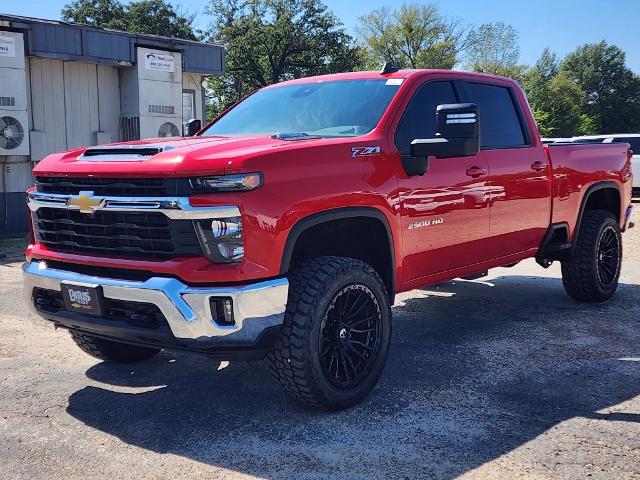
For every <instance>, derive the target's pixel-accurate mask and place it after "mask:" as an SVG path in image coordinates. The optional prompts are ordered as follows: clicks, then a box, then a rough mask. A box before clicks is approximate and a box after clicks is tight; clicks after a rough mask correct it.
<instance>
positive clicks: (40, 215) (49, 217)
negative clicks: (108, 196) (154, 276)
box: [33, 207, 202, 259]
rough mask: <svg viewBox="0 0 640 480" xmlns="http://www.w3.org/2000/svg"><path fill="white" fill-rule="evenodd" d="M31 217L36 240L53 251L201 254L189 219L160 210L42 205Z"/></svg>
mask: <svg viewBox="0 0 640 480" xmlns="http://www.w3.org/2000/svg"><path fill="white" fill-rule="evenodd" d="M33 220H34V232H35V235H36V239H37V240H38V242H40V243H42V244H43V245H45V246H46V247H47V248H51V249H52V250H57V251H68V252H70V253H86V254H90V255H101V254H102V255H108V256H117V257H118V256H119V257H134V258H150V259H167V258H171V257H178V256H201V255H202V249H201V248H200V243H199V242H198V238H197V236H196V233H195V230H194V228H193V224H192V222H191V221H189V220H170V219H169V218H167V217H166V216H165V215H164V214H163V213H160V212H142V213H139V212H131V213H129V212H108V211H100V210H98V211H96V212H95V213H94V214H92V215H89V214H85V213H80V212H79V211H78V210H66V209H60V208H44V207H43V208H39V209H38V210H37V211H35V212H33Z"/></svg>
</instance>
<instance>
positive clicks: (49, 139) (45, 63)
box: [29, 58, 67, 161]
mask: <svg viewBox="0 0 640 480" xmlns="http://www.w3.org/2000/svg"><path fill="white" fill-rule="evenodd" d="M29 66H30V68H29V71H30V79H31V119H32V123H31V125H32V129H33V130H36V131H38V132H42V133H44V141H43V145H42V146H39V148H38V149H35V151H33V152H32V153H33V160H35V161H37V160H40V159H41V158H42V156H43V155H44V154H47V153H51V152H59V151H62V150H66V148H67V128H66V119H65V117H64V109H65V103H64V96H65V89H64V72H63V62H62V61H60V60H45V59H42V58H31V59H30V61H29Z"/></svg>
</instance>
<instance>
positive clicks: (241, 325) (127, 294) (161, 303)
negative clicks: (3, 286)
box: [23, 260, 289, 345]
mask: <svg viewBox="0 0 640 480" xmlns="http://www.w3.org/2000/svg"><path fill="white" fill-rule="evenodd" d="M23 271H24V295H25V300H26V302H27V304H28V305H29V306H30V307H31V308H32V309H33V310H34V311H35V312H36V313H37V314H38V315H43V313H42V312H39V311H37V310H36V309H35V306H34V304H33V299H32V295H33V289H34V287H39V288H43V289H48V290H57V291H62V288H61V286H60V284H61V283H63V282H72V283H74V284H76V285H83V284H84V285H87V286H95V285H100V286H101V287H102V292H103V294H104V297H105V298H111V299H114V300H124V301H132V302H144V303H152V304H155V305H156V306H157V307H158V308H159V309H160V311H161V312H162V314H163V315H164V317H165V318H166V320H167V323H168V324H169V328H170V329H171V332H172V333H173V335H174V336H175V337H176V339H178V340H190V341H193V340H196V341H198V342H199V343H202V344H215V345H225V344H251V343H253V342H255V341H256V340H257V338H258V337H259V336H260V334H261V333H262V332H263V331H264V330H265V329H267V328H269V327H273V326H277V325H281V324H282V322H283V321H284V313H285V308H286V304H287V295H288V291H289V282H288V281H287V279H286V278H278V279H274V280H266V281H262V282H258V283H253V284H249V285H242V286H230V287H212V288H207V287H190V286H188V285H185V284H184V283H182V282H180V281H179V280H176V279H175V278H166V277H153V278H150V279H149V280H146V281H144V282H140V281H131V280H117V279H112V278H104V277H94V276H90V275H83V274H78V273H75V272H70V271H65V270H58V269H54V268H48V267H47V264H46V262H45V261H38V260H34V261H32V262H31V263H25V264H24V266H23ZM211 297H231V298H232V300H233V313H234V319H235V324H234V325H220V324H217V323H216V322H215V321H213V320H212V318H213V317H212V314H211V310H210V306H209V299H210V298H211ZM45 315H46V314H45Z"/></svg>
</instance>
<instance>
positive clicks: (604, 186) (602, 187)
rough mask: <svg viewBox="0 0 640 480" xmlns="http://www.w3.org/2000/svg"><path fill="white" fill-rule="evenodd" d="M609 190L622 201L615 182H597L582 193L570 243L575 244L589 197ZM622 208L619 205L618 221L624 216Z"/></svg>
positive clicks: (618, 187)
mask: <svg viewBox="0 0 640 480" xmlns="http://www.w3.org/2000/svg"><path fill="white" fill-rule="evenodd" d="M610 188H613V189H615V190H616V191H617V192H618V197H619V198H620V201H622V193H621V192H620V186H619V185H618V184H617V183H616V182H613V181H610V180H607V181H602V182H597V183H594V184H593V185H590V186H589V188H587V191H586V192H585V193H584V196H583V197H582V202H581V203H580V211H579V212H578V218H577V220H576V225H575V227H574V229H573V237H572V243H575V239H576V238H577V236H578V232H579V231H580V225H581V224H582V217H583V216H584V212H585V210H586V208H587V203H588V201H589V197H591V195H593V194H594V193H595V192H597V191H599V190H605V189H610ZM622 208H623V207H622V205H620V211H619V212H618V220H620V219H621V218H622V217H623V216H624V212H623V211H622Z"/></svg>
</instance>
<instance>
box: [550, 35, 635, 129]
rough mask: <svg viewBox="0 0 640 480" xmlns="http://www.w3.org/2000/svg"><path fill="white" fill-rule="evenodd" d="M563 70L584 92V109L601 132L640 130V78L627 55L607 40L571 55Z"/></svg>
mask: <svg viewBox="0 0 640 480" xmlns="http://www.w3.org/2000/svg"><path fill="white" fill-rule="evenodd" d="M560 68H561V70H562V71H563V72H564V73H565V74H566V75H567V76H568V78H570V79H571V81H572V82H573V83H575V84H576V85H577V86H579V87H580V88H581V90H582V98H581V106H582V110H583V111H584V112H585V113H586V114H588V115H589V116H591V117H593V118H594V119H595V122H596V128H595V130H596V131H597V132H598V133H616V132H634V131H638V130H640V77H638V75H634V73H633V72H632V71H631V70H630V69H629V68H628V67H627V66H626V64H625V54H624V52H623V51H622V50H621V49H620V48H618V47H617V46H615V45H608V44H607V42H605V41H604V40H603V41H601V42H599V43H590V44H585V45H583V46H581V47H579V48H578V49H576V50H575V51H574V52H572V53H570V54H569V55H567V57H566V58H565V59H564V61H563V62H562V64H561V67H560Z"/></svg>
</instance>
